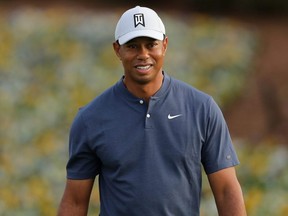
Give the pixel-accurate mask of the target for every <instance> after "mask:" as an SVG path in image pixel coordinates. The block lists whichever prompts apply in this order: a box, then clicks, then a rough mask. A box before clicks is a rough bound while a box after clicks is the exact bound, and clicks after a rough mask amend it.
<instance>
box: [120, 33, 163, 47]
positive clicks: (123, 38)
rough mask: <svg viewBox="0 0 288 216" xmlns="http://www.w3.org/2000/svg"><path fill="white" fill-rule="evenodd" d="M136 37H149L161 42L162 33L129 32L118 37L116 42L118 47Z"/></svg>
mask: <svg viewBox="0 0 288 216" xmlns="http://www.w3.org/2000/svg"><path fill="white" fill-rule="evenodd" d="M137 37H150V38H153V39H156V40H163V38H164V35H163V33H162V32H158V31H154V30H138V31H133V32H129V33H127V34H125V35H123V36H121V37H119V39H118V42H119V44H120V45H122V44H125V43H127V42H128V41H130V40H132V39H134V38H137Z"/></svg>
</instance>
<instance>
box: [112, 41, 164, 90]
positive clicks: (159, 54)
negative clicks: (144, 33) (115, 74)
mask: <svg viewBox="0 0 288 216" xmlns="http://www.w3.org/2000/svg"><path fill="white" fill-rule="evenodd" d="M167 44H168V39H167V37H166V38H165V39H164V40H163V41H160V40H155V39H152V38H149V37H138V38H134V39H132V40H130V41H128V42H127V43H125V44H123V45H119V44H118V43H116V42H115V43H114V44H113V46H114V50H115V53H116V55H117V56H118V57H119V59H120V60H121V61H122V64H123V68H124V72H125V83H126V84H128V83H129V84H140V85H144V84H148V83H151V82H153V81H155V80H156V78H157V76H158V77H159V74H161V75H162V67H163V62H164V56H165V53H166V49H167Z"/></svg>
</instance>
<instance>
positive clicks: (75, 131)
mask: <svg viewBox="0 0 288 216" xmlns="http://www.w3.org/2000/svg"><path fill="white" fill-rule="evenodd" d="M99 169H100V161H99V159H98V158H97V155H96V154H95V153H94V152H93V151H92V149H91V148H90V146H89V138H88V135H87V128H86V127H85V124H84V121H83V118H82V115H81V112H79V113H78V115H77V116H76V118H75V119H74V122H73V124H72V126H71V130H70V136H69V160H68V163H67V166H66V170H67V178H68V179H91V178H95V176H96V175H97V174H99Z"/></svg>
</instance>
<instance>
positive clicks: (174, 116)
mask: <svg viewBox="0 0 288 216" xmlns="http://www.w3.org/2000/svg"><path fill="white" fill-rule="evenodd" d="M179 116H182V114H179V115H173V116H171V115H170V114H169V115H168V119H174V118H177V117H179Z"/></svg>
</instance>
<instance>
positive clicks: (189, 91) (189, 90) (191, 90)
mask: <svg viewBox="0 0 288 216" xmlns="http://www.w3.org/2000/svg"><path fill="white" fill-rule="evenodd" d="M171 84H172V91H173V92H175V93H176V94H182V95H183V96H185V98H186V99H189V98H191V99H193V100H195V99H197V100H201V101H207V100H210V98H211V95H209V94H208V93H206V92H204V91H202V90H200V89H198V88H196V87H194V86H192V85H191V84H188V83H187V82H184V81H182V80H179V79H176V78H173V77H172V78H171Z"/></svg>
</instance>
